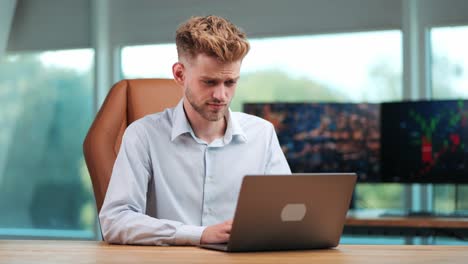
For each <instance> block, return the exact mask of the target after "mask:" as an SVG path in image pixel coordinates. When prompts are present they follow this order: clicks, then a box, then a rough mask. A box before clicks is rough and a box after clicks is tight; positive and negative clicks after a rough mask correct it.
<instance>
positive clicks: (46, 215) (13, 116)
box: [0, 49, 96, 238]
mask: <svg viewBox="0 0 468 264" xmlns="http://www.w3.org/2000/svg"><path fill="white" fill-rule="evenodd" d="M93 56H94V52H93V50H90V49H86V50H65V51H50V52H40V53H24V54H10V55H7V56H5V57H4V58H3V60H2V61H0V105H2V107H1V108H0V122H1V123H2V124H1V130H0V211H2V217H0V236H2V235H7V236H40V237H48V236H54V237H74V238H94V237H95V231H94V230H95V228H96V225H95V223H96V213H95V212H96V208H95V204H94V199H93V195H92V187H91V182H90V178H89V175H88V172H87V169H86V165H85V162H84V159H83V155H82V142H83V139H84V136H85V135H86V132H87V130H88V128H89V125H90V124H91V122H92V118H93V115H94V114H93V107H92V102H93V100H92V87H93V85H92V84H93V83H92V81H93V74H92V70H93Z"/></svg>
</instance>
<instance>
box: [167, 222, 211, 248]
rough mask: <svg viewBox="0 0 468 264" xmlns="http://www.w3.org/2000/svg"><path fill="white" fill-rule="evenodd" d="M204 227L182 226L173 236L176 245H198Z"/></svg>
mask: <svg viewBox="0 0 468 264" xmlns="http://www.w3.org/2000/svg"><path fill="white" fill-rule="evenodd" d="M205 228H206V226H192V225H182V226H179V227H178V228H177V231H176V234H175V241H174V242H175V244H176V245H193V246H197V245H200V239H201V236H202V233H203V231H204V230H205Z"/></svg>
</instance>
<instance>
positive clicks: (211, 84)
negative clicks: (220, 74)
mask: <svg viewBox="0 0 468 264" xmlns="http://www.w3.org/2000/svg"><path fill="white" fill-rule="evenodd" d="M203 82H204V83H205V84H206V85H209V86H213V85H215V84H216V82H215V81H203Z"/></svg>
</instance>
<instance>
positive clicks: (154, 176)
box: [99, 100, 291, 245]
mask: <svg viewBox="0 0 468 264" xmlns="http://www.w3.org/2000/svg"><path fill="white" fill-rule="evenodd" d="M226 119H227V128H226V132H225V134H224V136H223V137H221V138H218V139H216V140H214V141H213V142H211V143H210V144H207V143H206V142H204V141H203V140H201V139H199V138H197V137H196V136H195V134H194V132H193V130H192V128H191V126H190V124H189V122H188V120H187V117H186V115H185V112H184V109H183V100H181V101H180V102H179V104H178V105H177V106H176V107H175V108H171V109H166V110H165V111H164V112H161V113H156V114H152V115H148V116H146V117H144V118H142V119H139V120H137V121H135V122H133V123H132V124H131V125H130V126H129V127H128V128H127V130H126V131H125V133H124V136H123V140H122V145H121V147H120V151H119V153H118V155H117V159H116V161H115V164H114V169H113V171H112V176H111V179H110V183H109V187H108V190H107V194H106V197H105V200H104V204H103V206H102V209H101V212H100V214H99V219H100V222H101V230H102V233H103V236H104V239H105V240H106V241H107V242H110V243H118V244H142V245H197V244H199V243H200V238H201V235H202V233H203V230H204V229H205V228H206V226H209V225H213V224H219V223H221V222H223V221H226V220H229V219H232V218H233V216H234V210H235V207H236V203H237V197H238V195H239V191H240V185H241V182H242V178H243V176H244V175H246V174H289V173H291V170H290V169H289V166H288V163H287V161H286V159H285V157H284V154H283V152H282V151H281V148H280V145H279V143H278V139H277V136H276V133H275V130H274V127H273V125H272V124H271V123H269V122H267V121H265V120H263V119H261V118H258V117H255V116H252V115H248V114H244V113H239V112H231V111H229V112H228V114H227V115H226Z"/></svg>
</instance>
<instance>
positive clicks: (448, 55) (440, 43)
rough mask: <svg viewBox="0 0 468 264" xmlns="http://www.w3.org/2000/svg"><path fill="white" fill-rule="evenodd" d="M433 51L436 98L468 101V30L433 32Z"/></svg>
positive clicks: (433, 83)
mask: <svg viewBox="0 0 468 264" xmlns="http://www.w3.org/2000/svg"><path fill="white" fill-rule="evenodd" d="M431 47H432V92H433V97H434V98H436V99H458V98H468V50H467V49H466V47H468V26H458V27H441V28H433V29H432V30H431Z"/></svg>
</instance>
